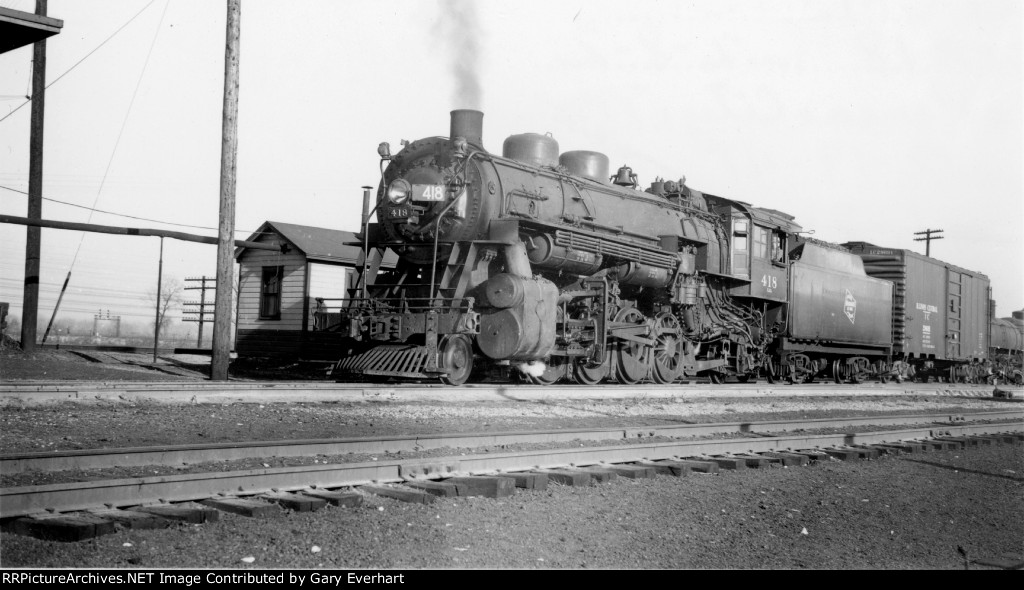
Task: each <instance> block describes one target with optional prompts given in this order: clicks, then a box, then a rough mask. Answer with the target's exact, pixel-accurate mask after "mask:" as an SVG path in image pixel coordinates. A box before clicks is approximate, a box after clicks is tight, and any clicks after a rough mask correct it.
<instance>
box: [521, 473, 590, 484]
mask: <svg viewBox="0 0 1024 590" xmlns="http://www.w3.org/2000/svg"><path fill="white" fill-rule="evenodd" d="M534 473H539V474H542V475H546V476H547V478H548V480H550V481H553V482H555V483H560V484H562V485H566V486H589V485H591V484H592V483H593V482H592V481H591V477H590V474H589V473H584V472H583V471H579V470H575V469H537V470H535V471H534Z"/></svg>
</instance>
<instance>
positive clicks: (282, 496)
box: [257, 491, 327, 512]
mask: <svg viewBox="0 0 1024 590" xmlns="http://www.w3.org/2000/svg"><path fill="white" fill-rule="evenodd" d="M257 497H259V498H262V499H264V500H267V501H268V502H276V503H277V504H280V505H281V507H282V508H284V509H285V510H291V511H293V512H313V511H316V510H320V509H321V508H323V507H324V506H327V500H324V499H323V498H314V497H313V496H307V495H304V494H293V493H291V492H276V491H275V492H267V493H265V494H260V495H259V496H257Z"/></svg>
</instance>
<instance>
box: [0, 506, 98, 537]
mask: <svg viewBox="0 0 1024 590" xmlns="http://www.w3.org/2000/svg"><path fill="white" fill-rule="evenodd" d="M4 529H5V530H7V531H10V532H12V533H15V534H18V535H25V536H29V537H35V538H37V539H43V540H46V541H60V542H62V543H74V542H76V541H84V540H85V539H92V538H94V537H99V536H101V535H109V534H111V533H113V532H114V531H115V530H116V527H115V526H114V521H112V520H107V519H105V518H101V517H99V516H95V515H92V514H88V513H85V512H72V513H63V514H48V513H47V514H32V515H29V516H24V517H22V518H18V519H15V520H14V521H13V522H11V523H9V524H5V525H4Z"/></svg>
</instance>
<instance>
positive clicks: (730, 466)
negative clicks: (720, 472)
mask: <svg viewBox="0 0 1024 590" xmlns="http://www.w3.org/2000/svg"><path fill="white" fill-rule="evenodd" d="M687 459H691V460H694V461H705V462H708V461H709V462H712V463H715V464H716V465H718V467H719V469H727V470H732V471H734V470H737V469H746V468H747V461H746V459H742V458H739V457H709V456H704V455H700V456H697V457H687Z"/></svg>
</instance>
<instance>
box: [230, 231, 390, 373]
mask: <svg viewBox="0 0 1024 590" xmlns="http://www.w3.org/2000/svg"><path fill="white" fill-rule="evenodd" d="M249 241H252V242H263V243H269V244H275V245H282V244H283V245H285V246H286V247H285V248H284V251H283V252H273V251H270V250H250V249H248V248H238V249H237V250H235V260H236V261H237V262H238V265H239V277H238V302H237V305H238V318H237V326H236V332H235V351H236V352H237V353H238V355H239V356H240V357H246V356H248V357H296V358H304V359H332V358H336V356H337V352H338V334H337V333H336V332H334V331H333V330H335V329H337V328H338V325H337V319H338V309H339V308H340V307H341V306H342V305H343V304H344V299H345V298H347V297H348V290H349V289H351V288H354V286H355V282H356V279H357V277H358V270H356V269H357V268H361V266H362V263H363V258H362V249H361V248H360V247H359V246H358V243H359V240H358V238H357V237H356V235H355V234H354V233H352V232H347V231H341V230H333V229H324V228H320V227H309V226H304V225H294V224H291V223H281V222H278V221H267V222H265V223H264V224H263V225H261V226H260V228H259V229H258V230H256V232H255V233H254V234H253V235H252V236H251V237H249ZM389 254H390V252H389ZM383 264H384V266H391V265H393V264H394V254H391V257H390V258H388V257H385V259H384V263H383Z"/></svg>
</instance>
